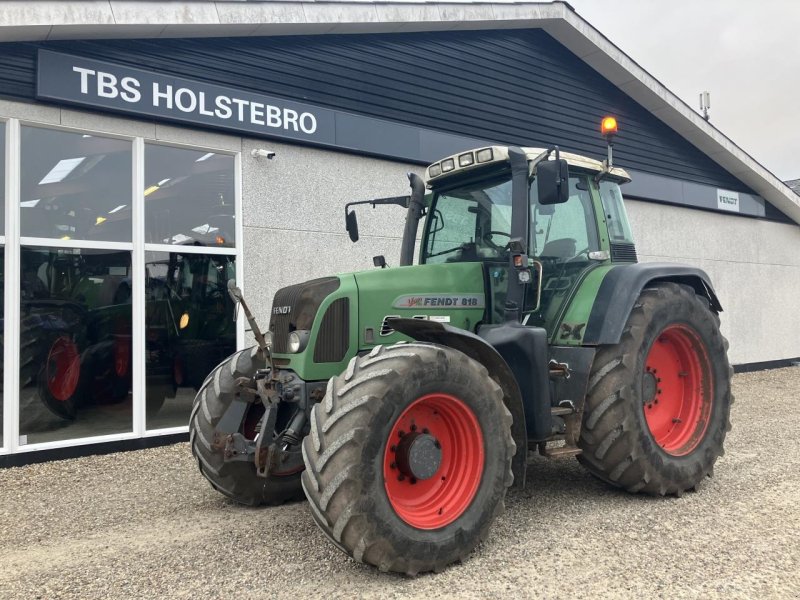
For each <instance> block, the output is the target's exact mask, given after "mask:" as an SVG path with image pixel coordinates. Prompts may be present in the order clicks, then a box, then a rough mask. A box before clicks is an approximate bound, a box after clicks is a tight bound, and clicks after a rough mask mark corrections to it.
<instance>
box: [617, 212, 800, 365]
mask: <svg viewBox="0 0 800 600" xmlns="http://www.w3.org/2000/svg"><path fill="white" fill-rule="evenodd" d="M627 207H628V216H629V217H630V220H631V223H632V226H633V230H634V237H635V239H636V249H637V251H638V253H639V260H641V261H642V262H645V261H669V262H681V263H685V264H690V265H695V266H697V267H700V268H701V269H703V270H705V271H706V273H708V275H709V277H710V278H711V282H712V284H713V285H714V289H715V290H716V292H717V295H718V296H719V299H720V302H721V303H722V308H723V313H722V314H721V319H722V331H723V333H724V335H725V336H726V337H727V338H728V340H729V341H730V344H731V347H730V352H729V358H730V360H731V362H732V363H733V364H742V363H750V362H762V361H769V360H780V359H787V358H795V357H798V356H800V310H798V298H800V226H797V225H787V224H782V223H774V222H770V221H764V220H759V219H749V218H745V217H737V216H733V215H725V214H718V213H713V212H708V211H700V210H691V209H686V208H678V207H675V206H668V205H662V204H654V203H650V202H636V201H628V202H627Z"/></svg>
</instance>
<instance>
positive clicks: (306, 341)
mask: <svg viewBox="0 0 800 600" xmlns="http://www.w3.org/2000/svg"><path fill="white" fill-rule="evenodd" d="M488 301H489V299H488V298H486V296H485V293H484V276H483V269H482V266H481V264H479V263H448V264H441V265H415V266H408V267H395V268H391V269H373V270H370V271H361V272H358V273H348V274H342V275H338V276H336V277H324V278H322V279H314V280H311V281H306V282H303V283H299V284H297V285H291V286H288V287H285V288H282V289H280V290H278V292H277V293H276V294H275V298H274V300H273V304H272V310H271V313H270V322H269V333H270V337H271V349H272V354H273V356H274V357H275V358H276V359H277V360H276V364H277V365H278V366H280V367H282V368H286V369H290V370H292V371H294V372H295V373H297V375H298V376H299V377H300V378H301V379H304V380H306V381H312V380H322V379H328V378H330V377H333V376H334V375H338V374H339V373H341V372H342V371H344V369H345V368H346V366H347V362H348V361H349V360H350V359H351V358H352V357H353V356H355V355H356V354H357V353H358V352H360V351H365V350H369V349H370V348H372V347H373V346H376V345H378V344H394V343H396V342H399V341H401V340H407V339H408V338H406V337H405V336H403V335H401V334H399V333H396V332H395V331H393V330H392V329H391V328H390V327H388V326H387V324H386V322H385V321H386V318H387V317H405V318H415V319H430V320H435V321H439V322H444V323H449V324H451V325H453V326H455V327H459V328H462V329H466V330H468V331H473V330H474V329H475V326H476V325H477V323H479V322H480V321H481V320H483V318H484V314H485V311H486V307H487V302H488ZM292 332H297V333H298V334H301V338H302V340H303V346H302V348H301V350H300V351H299V352H291V351H290V347H289V337H290V334H291V333H292Z"/></svg>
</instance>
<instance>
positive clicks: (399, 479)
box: [383, 394, 484, 529]
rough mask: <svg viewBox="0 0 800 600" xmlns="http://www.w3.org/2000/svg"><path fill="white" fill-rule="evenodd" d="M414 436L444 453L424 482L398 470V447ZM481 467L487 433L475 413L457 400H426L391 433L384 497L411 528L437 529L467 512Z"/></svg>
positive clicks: (419, 401) (433, 397)
mask: <svg viewBox="0 0 800 600" xmlns="http://www.w3.org/2000/svg"><path fill="white" fill-rule="evenodd" d="M411 434H413V435H415V436H417V435H426V436H432V437H433V439H434V440H435V443H436V444H438V447H439V448H440V451H441V455H440V462H439V464H438V468H437V469H436V471H435V473H434V474H433V475H432V476H430V477H428V478H426V479H417V478H416V477H413V476H409V475H408V474H407V473H403V472H402V467H401V466H400V464H399V462H401V461H400V460H399V459H400V458H401V457H400V456H399V452H401V451H402V447H399V446H398V445H399V444H400V442H401V440H402V438H403V437H404V436H407V435H411ZM399 448H400V449H399ZM483 463H484V448H483V432H482V431H481V427H480V425H479V424H478V419H477V418H476V417H475V414H474V413H473V412H472V410H471V409H470V408H469V407H468V406H467V405H466V404H464V402H463V401H461V400H460V399H458V398H456V397H455V396H451V395H449V394H428V395H426V396H423V397H421V398H419V399H417V400H415V401H414V402H413V403H412V404H411V405H409V406H408V407H407V408H406V409H405V410H404V411H403V413H402V414H401V415H400V417H399V418H398V419H397V421H395V423H394V426H393V427H392V430H391V432H390V433H389V438H388V440H387V441H386V450H385V451H384V460H383V478H384V485H385V488H386V495H387V496H388V498H389V502H390V504H391V505H392V508H393V509H394V510H395V512H396V513H397V515H398V516H399V517H400V518H401V519H402V520H403V521H405V522H406V523H408V524H409V525H411V526H412V527H416V528H417V529H439V528H441V527H444V526H446V525H449V524H450V523H452V522H453V521H455V520H456V519H457V518H458V517H460V516H461V515H462V514H463V513H464V511H466V510H467V508H468V507H469V505H470V503H471V502H472V499H473V498H474V497H475V494H476V493H477V491H478V486H479V484H480V480H481V475H482V473H483Z"/></svg>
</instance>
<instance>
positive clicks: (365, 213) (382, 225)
mask: <svg viewBox="0 0 800 600" xmlns="http://www.w3.org/2000/svg"><path fill="white" fill-rule="evenodd" d="M254 148H264V149H269V150H273V151H275V152H276V156H275V158H274V159H272V160H267V159H263V158H259V159H255V158H253V157H252V156H251V155H250V152H251V150H253V149H254ZM242 150H243V152H242V172H243V177H242V179H243V186H242V192H243V196H242V197H243V205H244V215H243V217H244V218H243V224H244V252H245V265H244V273H245V280H244V283H245V294H246V295H247V297H252V299H253V300H252V301H251V304H252V305H254V306H255V309H254V312H255V313H256V317H257V318H258V319H259V322H260V323H264V324H266V323H267V322H268V320H269V310H270V307H271V305H272V297H273V296H274V295H275V292H276V291H277V290H278V289H279V288H281V287H283V286H286V285H289V284H293V283H300V282H302V281H306V280H308V279H313V278H315V277H324V276H326V275H332V274H336V273H346V272H350V271H358V270H364V269H373V268H374V267H373V264H372V257H373V256H376V255H378V254H383V255H384V256H385V257H386V261H387V262H388V263H389V265H390V266H396V265H397V264H398V262H399V258H400V240H401V238H402V235H403V227H404V225H405V209H403V208H401V207H399V206H395V205H388V206H377V207H375V208H372V207H370V206H359V207H357V208H356V210H357V213H358V223H359V229H360V232H361V236H360V239H359V241H358V242H356V243H353V242H351V241H350V238H349V237H348V235H347V232H346V231H345V228H344V205H345V203H347V202H350V201H355V200H369V199H371V198H382V197H388V196H401V195H405V194H408V193H409V186H408V179H407V177H406V173H407V172H408V171H409V170H413V171H415V172H417V173H418V174H422V171H423V169H421V168H420V167H417V166H414V167H412V166H409V165H403V164H400V163H396V162H390V161H386V160H379V159H374V158H365V157H363V156H356V155H351V154H344V153H334V152H331V151H328V150H319V149H315V148H307V147H303V146H297V145H289V144H279V143H273V142H270V141H266V140H250V139H246V140H244V143H243V146H242Z"/></svg>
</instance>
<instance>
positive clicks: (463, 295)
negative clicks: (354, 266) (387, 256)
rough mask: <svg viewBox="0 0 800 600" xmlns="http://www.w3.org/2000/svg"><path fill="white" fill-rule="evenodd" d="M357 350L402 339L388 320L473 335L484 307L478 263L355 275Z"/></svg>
mask: <svg viewBox="0 0 800 600" xmlns="http://www.w3.org/2000/svg"><path fill="white" fill-rule="evenodd" d="M355 280H356V285H357V286H358V323H359V331H358V337H359V345H360V346H361V347H362V348H364V347H369V346H374V345H376V344H393V343H395V342H398V341H400V340H403V339H406V338H405V337H404V336H402V335H401V334H399V333H395V332H394V330H393V329H391V328H390V327H389V326H388V325H387V323H386V319H387V318H389V317H402V318H413V319H429V320H431V321H439V322H443V323H449V324H450V325H453V326H455V327H459V328H461V329H466V330H467V331H473V330H474V329H475V325H476V324H477V323H478V322H479V321H481V320H483V317H484V313H485V310H486V307H487V302H488V301H489V299H488V298H486V295H485V290H484V280H483V269H482V268H481V265H480V263H448V264H436V265H416V266H408V267H397V268H393V269H380V270H372V271H363V272H360V273H355Z"/></svg>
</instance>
